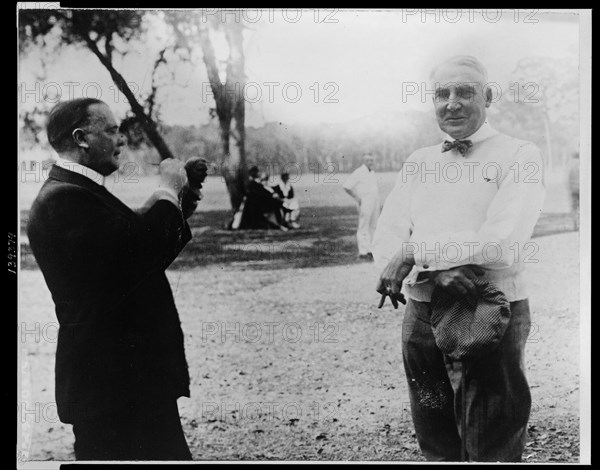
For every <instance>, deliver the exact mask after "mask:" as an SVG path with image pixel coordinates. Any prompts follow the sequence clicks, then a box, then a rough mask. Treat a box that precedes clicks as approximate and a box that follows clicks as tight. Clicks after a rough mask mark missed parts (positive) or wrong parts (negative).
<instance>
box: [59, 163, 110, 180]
mask: <svg viewBox="0 0 600 470" xmlns="http://www.w3.org/2000/svg"><path fill="white" fill-rule="evenodd" d="M55 165H58V166H60V167H61V168H64V169H65V170H69V171H72V172H73V173H78V174H80V175H82V176H85V177H86V178H88V179H90V180H92V181H93V182H94V183H96V184H99V185H100V186H104V176H102V175H101V174H100V173H98V172H97V171H95V170H92V169H91V168H88V167H87V166H85V165H82V164H80V163H76V162H73V161H71V160H67V159H65V158H61V157H58V158H57V159H56V163H55Z"/></svg>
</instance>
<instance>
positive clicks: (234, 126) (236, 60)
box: [200, 23, 248, 213]
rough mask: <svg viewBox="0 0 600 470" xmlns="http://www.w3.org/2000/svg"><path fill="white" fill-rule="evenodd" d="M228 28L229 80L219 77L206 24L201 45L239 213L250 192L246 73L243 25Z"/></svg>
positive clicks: (227, 174) (225, 175) (232, 197)
mask: <svg viewBox="0 0 600 470" xmlns="http://www.w3.org/2000/svg"><path fill="white" fill-rule="evenodd" d="M224 28H225V35H226V38H227V43H228V45H229V59H228V63H227V70H226V75H227V76H226V79H225V84H222V83H221V80H220V78H219V72H218V68H217V62H216V58H215V52H214V48H213V45H212V42H211V40H210V37H209V33H208V30H207V29H206V28H201V29H200V46H201V48H202V55H203V60H204V64H205V65H206V71H207V74H208V79H209V82H210V86H211V89H212V92H213V95H214V98H215V104H216V112H217V116H218V118H219V126H220V128H221V144H222V146H223V160H222V161H221V165H220V167H221V175H222V176H223V179H224V180H225V185H226V187H227V191H228V193H229V199H230V202H231V208H232V210H233V212H234V213H235V212H236V211H237V210H238V209H239V207H240V204H241V203H242V200H243V198H244V194H245V193H246V182H247V180H248V170H247V168H246V149H245V138H246V132H245V106H244V85H245V83H246V81H245V79H246V77H245V74H244V49H243V35H242V26H241V25H240V24H238V23H227V24H225V25H224Z"/></svg>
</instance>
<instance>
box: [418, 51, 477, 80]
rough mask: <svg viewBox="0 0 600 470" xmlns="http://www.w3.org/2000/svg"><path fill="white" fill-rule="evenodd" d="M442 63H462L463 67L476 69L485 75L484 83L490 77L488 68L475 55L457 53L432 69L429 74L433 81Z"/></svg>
mask: <svg viewBox="0 0 600 470" xmlns="http://www.w3.org/2000/svg"><path fill="white" fill-rule="evenodd" d="M442 65H460V66H463V67H469V68H471V69H473V70H475V71H476V72H478V73H480V74H481V75H482V76H483V80H484V83H487V79H488V74H487V70H486V69H485V67H484V66H483V64H482V63H481V62H479V60H478V59H477V58H476V57H473V56H471V55H457V56H454V57H450V58H449V59H448V60H445V61H444V62H442V63H440V64H438V65H436V66H435V67H434V68H433V69H432V70H431V73H430V74H429V79H430V80H431V81H433V78H434V77H435V74H436V72H437V71H438V69H439V68H440V67H441V66H442Z"/></svg>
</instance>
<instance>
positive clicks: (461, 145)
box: [442, 140, 473, 157]
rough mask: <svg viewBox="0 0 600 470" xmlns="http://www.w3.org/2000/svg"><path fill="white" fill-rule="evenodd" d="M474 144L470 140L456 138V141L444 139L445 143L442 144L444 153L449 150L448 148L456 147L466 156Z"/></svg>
mask: <svg viewBox="0 0 600 470" xmlns="http://www.w3.org/2000/svg"><path fill="white" fill-rule="evenodd" d="M472 146H473V142H471V141H470V140H455V141H454V142H450V141H449V140H444V143H443V144H442V153H444V152H447V151H448V150H452V149H456V150H458V151H459V152H460V154H461V155H462V156H463V157H464V156H465V154H466V153H467V151H468V150H469V149H470V148H471V147H472Z"/></svg>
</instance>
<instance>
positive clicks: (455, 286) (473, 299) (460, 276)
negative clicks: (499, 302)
mask: <svg viewBox="0 0 600 470" xmlns="http://www.w3.org/2000/svg"><path fill="white" fill-rule="evenodd" d="M484 273H485V271H484V269H482V268H481V267H479V266H476V265H467V266H459V267H458V268H454V269H448V270H445V271H438V272H437V273H436V274H434V275H433V276H432V278H433V282H434V283H435V285H436V286H439V287H441V288H442V289H444V290H446V291H447V292H448V293H450V294H451V295H453V296H454V297H466V298H467V300H468V301H469V302H470V303H471V304H472V305H477V288H476V287H475V284H473V282H472V280H473V279H476V278H477V276H482V275H483V274H484Z"/></svg>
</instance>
